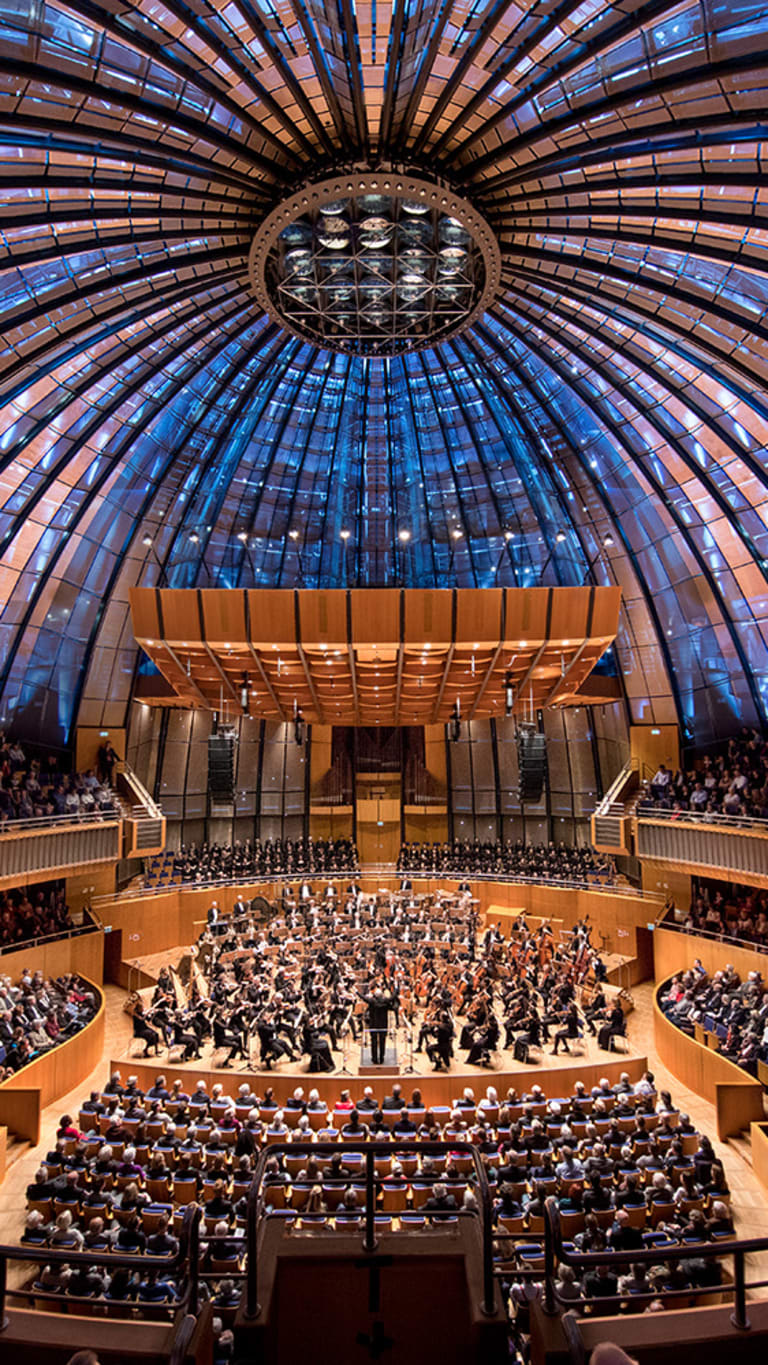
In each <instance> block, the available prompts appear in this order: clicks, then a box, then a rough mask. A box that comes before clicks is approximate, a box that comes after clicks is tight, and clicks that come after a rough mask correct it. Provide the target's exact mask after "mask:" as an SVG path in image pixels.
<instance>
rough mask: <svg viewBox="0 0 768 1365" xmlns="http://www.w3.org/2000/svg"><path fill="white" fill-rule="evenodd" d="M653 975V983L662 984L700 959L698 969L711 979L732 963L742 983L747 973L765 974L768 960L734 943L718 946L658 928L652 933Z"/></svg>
mask: <svg viewBox="0 0 768 1365" xmlns="http://www.w3.org/2000/svg"><path fill="white" fill-rule="evenodd" d="M653 942H654V972H655V976H656V981H657V982H659V981H666V980H667V978H668V977H670V976H674V974H675V972H681V971H686V970H687V968H688V967H691V966H692V965H693V960H694V958H696V957H698V958H701V963H702V966H703V967H704V968H705V969H706V971H708V972H709V974H710V975H712V974H713V973H714V972H717V971H719V970H720V969H721V968H722V967H724V966H725V964H726V962H730V963H732V965H733V966H734V968H735V969H736V971H737V972H738V973H739V976H740V977H741V978H742V980H745V979H746V977H747V975H748V974H749V972H760V974H761V976H763V977H765V975H766V974H767V973H768V956H766V954H765V953H759V952H757V951H756V950H755V949H753V948H748V947H743V948H741V947H739V946H738V945H737V944H735V943H721V942H720V941H719V940H718V939H712V938H702V937H701V936H700V935H698V934H681V933H677V932H676V931H675V930H674V929H664V928H658V929H656V930H655V932H654V936H653Z"/></svg>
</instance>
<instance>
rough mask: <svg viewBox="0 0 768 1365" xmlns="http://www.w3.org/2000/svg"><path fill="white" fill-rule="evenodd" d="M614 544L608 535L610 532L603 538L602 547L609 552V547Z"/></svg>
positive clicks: (611, 537)
mask: <svg viewBox="0 0 768 1365" xmlns="http://www.w3.org/2000/svg"><path fill="white" fill-rule="evenodd" d="M615 544H616V542H615V540H614V539H613V536H612V535H611V534H610V532H609V533H608V535H607V536H603V545H604V546H605V548H606V550H609V549H610V547H611V546H612V545H615Z"/></svg>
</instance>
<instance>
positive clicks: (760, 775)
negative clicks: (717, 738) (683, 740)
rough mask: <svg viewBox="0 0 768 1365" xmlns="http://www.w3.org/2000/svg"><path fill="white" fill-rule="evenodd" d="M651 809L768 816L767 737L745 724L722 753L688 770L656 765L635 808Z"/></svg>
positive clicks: (762, 818) (705, 758)
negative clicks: (657, 766)
mask: <svg viewBox="0 0 768 1365" xmlns="http://www.w3.org/2000/svg"><path fill="white" fill-rule="evenodd" d="M653 809H657V810H672V811H690V812H691V813H692V814H694V815H730V816H734V817H739V816H741V817H747V818H749V819H761V820H766V819H768V741H766V740H764V739H763V738H762V736H761V735H760V734H758V732H757V730H750V729H747V728H745V729H744V730H742V732H741V734H740V735H738V736H737V737H735V738H734V739H731V740H730V741H729V742H728V745H727V748H726V749H725V750H724V751H723V752H722V753H721V754H718V755H717V756H714V757H713V756H711V755H709V754H707V755H705V756H704V757H703V758H701V759H697V760H695V762H694V763H693V764H692V765H691V766H690V767H688V768H687V769H683V768H679V769H678V770H677V772H676V773H672V772H670V770H669V769H668V768H667V767H665V765H664V764H663V763H662V764H660V765H659V768H658V770H657V772H656V773H655V774H654V776H653V778H652V779H651V781H650V782H649V783H648V784H647V785H646V786H645V788H644V791H643V794H642V796H641V797H640V800H639V802H638V810H639V811H640V812H642V811H643V810H653Z"/></svg>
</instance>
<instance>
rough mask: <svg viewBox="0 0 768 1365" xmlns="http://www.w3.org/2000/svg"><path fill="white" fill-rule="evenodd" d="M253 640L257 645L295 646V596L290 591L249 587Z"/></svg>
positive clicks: (287, 589)
mask: <svg viewBox="0 0 768 1365" xmlns="http://www.w3.org/2000/svg"><path fill="white" fill-rule="evenodd" d="M248 607H249V611H250V621H251V639H252V640H253V643H254V644H255V645H267V646H270V645H273V644H275V645H295V643H296V618H295V611H294V596H293V592H292V590H291V589H289V588H258V589H257V588H249V590H248Z"/></svg>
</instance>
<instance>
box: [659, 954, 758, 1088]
mask: <svg viewBox="0 0 768 1365" xmlns="http://www.w3.org/2000/svg"><path fill="white" fill-rule="evenodd" d="M659 1004H660V1006H661V1008H662V1009H663V1011H664V1013H665V1014H666V1016H667V1018H668V1019H669V1020H670V1021H671V1023H673V1024H675V1025H676V1027H677V1028H679V1029H682V1030H683V1032H684V1033H688V1034H690V1035H691V1036H693V1035H694V1032H695V1026H696V1025H697V1024H698V1025H700V1026H701V1028H702V1029H703V1030H704V1031H705V1032H706V1033H708V1034H714V1035H715V1038H716V1040H717V1043H716V1048H717V1051H718V1052H720V1053H722V1055H723V1056H724V1057H727V1058H728V1060H729V1061H731V1062H735V1063H736V1065H737V1066H740V1067H743V1068H744V1070H745V1071H748V1072H749V1074H750V1075H751V1076H757V1073H758V1063H760V1062H767V1061H768V996H766V994H765V983H764V981H763V978H762V976H761V975H760V973H759V972H756V971H753V972H750V973H749V975H748V976H747V979H746V981H742V979H741V977H740V976H739V973H738V972H737V971H735V970H734V968H733V967H732V966H730V965H727V966H725V967H724V968H723V969H722V971H718V972H715V973H714V975H712V976H711V977H710V976H709V975H708V974H707V972H706V971H705V970H704V968H703V966H702V964H701V962H700V961H699V960H698V958H697V959H696V960H695V961H694V963H693V966H692V967H690V968H689V970H688V971H686V972H678V973H677V974H676V976H674V977H673V978H672V981H671V982H670V983H669V984H668V986H667V987H666V989H665V990H663V991H661V992H660V993H659Z"/></svg>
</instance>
